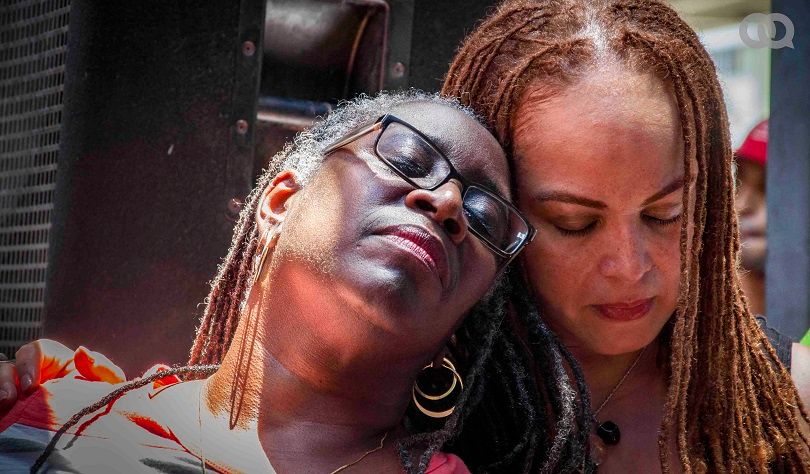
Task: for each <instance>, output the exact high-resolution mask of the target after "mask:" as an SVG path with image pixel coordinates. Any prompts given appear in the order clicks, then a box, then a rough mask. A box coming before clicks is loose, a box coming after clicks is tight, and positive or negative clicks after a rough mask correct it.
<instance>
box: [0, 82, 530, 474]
mask: <svg viewBox="0 0 810 474" xmlns="http://www.w3.org/2000/svg"><path fill="white" fill-rule="evenodd" d="M358 126H361V127H362V128H357V127H358ZM509 195H510V187H509V171H508V167H507V163H506V160H505V157H504V155H503V152H502V151H501V148H500V147H499V146H498V143H497V142H496V141H495V139H494V137H492V135H490V134H489V133H488V132H487V131H486V129H485V128H483V127H482V126H481V125H480V124H479V123H478V122H477V121H476V119H475V118H474V116H473V115H472V114H471V113H469V112H468V111H467V110H466V109H463V108H461V107H460V106H458V105H456V104H455V103H453V102H451V101H448V100H445V99H440V98H438V97H435V96H430V95H424V94H421V93H417V92H411V93H401V94H383V95H380V96H379V97H377V98H373V99H367V98H363V99H359V100H357V101H354V102H352V103H350V104H348V105H346V106H344V107H343V108H342V109H339V110H337V111H336V112H334V113H332V114H331V115H330V116H329V117H328V118H327V119H326V120H325V121H323V122H321V123H319V124H318V125H316V126H315V127H314V128H313V129H312V130H310V131H307V132H304V133H302V134H300V135H299V136H298V137H297V138H296V140H295V142H294V143H293V144H292V145H290V146H288V147H287V148H286V149H285V150H284V151H283V152H281V153H280V154H279V155H278V156H277V157H276V158H275V159H274V161H273V165H272V166H271V168H270V170H268V171H267V173H266V174H265V175H264V176H263V177H262V178H261V179H260V180H259V183H258V186H257V187H256V189H255V190H254V192H253V193H252V194H251V196H249V198H248V200H247V203H246V205H245V208H244V210H243V212H242V214H241V216H240V220H239V223H238V224H237V227H236V229H235V233H234V238H233V242H232V246H231V249H230V251H229V254H228V257H227V259H226V260H225V261H224V263H223V264H222V266H221V267H220V270H219V273H218V275H217V277H216V278H215V280H214V282H213V284H212V290H211V293H210V295H209V298H208V307H207V309H206V311H205V314H204V316H203V319H202V322H201V325H200V328H199V330H198V333H197V338H196V340H195V343H194V346H193V349H192V354H191V363H192V364H195V365H194V366H190V367H181V368H174V369H168V370H163V371H158V372H156V373H154V374H151V375H150V376H147V377H144V378H142V379H136V380H135V381H133V382H129V383H126V384H123V385H118V386H117V387H116V390H115V391H113V392H111V393H109V394H108V395H107V396H105V397H103V398H102V399H101V400H99V401H98V402H97V403H95V404H93V405H89V403H90V402H93V401H95V400H96V399H98V397H99V395H101V394H103V393H106V392H109V390H110V385H108V384H104V383H98V382H92V381H88V380H80V377H61V378H57V379H54V380H52V381H49V382H46V383H44V384H42V385H41V386H40V389H39V390H37V391H36V392H34V393H33V394H32V395H31V396H29V397H28V398H25V399H23V400H22V401H20V402H19V403H18V404H17V405H16V406H14V408H13V409H12V410H11V412H9V414H7V415H6V416H5V417H4V418H3V419H2V421H1V422H0V428H2V429H3V432H2V433H0V450H1V451H2V452H0V471H2V472H19V471H20V470H27V469H28V468H29V467H31V470H32V471H34V472H36V471H38V470H39V469H41V470H43V471H47V472H54V471H57V472H62V471H69V472H153V471H154V472H198V471H200V470H202V471H206V470H210V471H216V472H231V471H239V472H276V471H277V472H332V473H336V472H342V471H345V470H350V471H351V472H373V473H383V472H401V471H402V469H403V468H405V469H406V470H408V471H413V472H430V473H435V474H439V473H463V472H468V471H467V469H466V467H464V464H463V462H461V461H460V460H459V459H458V458H457V457H454V456H452V455H446V454H443V453H440V452H438V451H437V450H438V448H440V447H441V445H442V443H443V442H444V441H446V438H442V437H441V436H438V437H437V436H435V435H433V434H432V432H431V431H429V429H427V428H425V426H426V425H429V423H427V422H426V420H427V421H429V420H433V419H437V420H438V419H443V420H445V421H444V431H449V432H451V433H452V432H453V431H454V430H455V429H456V427H457V426H458V420H459V419H460V418H463V416H464V415H465V414H466V412H467V411H468V406H470V405H472V404H473V402H474V401H475V399H476V398H477V397H480V393H478V392H480V389H479V388H477V387H478V386H479V385H480V383H479V381H478V380H477V378H479V377H480V373H481V367H482V366H483V365H484V364H485V363H486V361H487V360H488V356H489V353H490V350H491V348H492V346H493V344H498V343H499V342H498V340H499V338H500V337H501V335H500V330H499V327H500V325H501V323H502V320H501V319H502V317H503V315H504V309H503V306H504V304H503V301H502V299H501V298H502V297H501V296H500V295H501V293H502V291H501V290H499V289H497V288H496V289H494V290H493V289H491V288H492V287H493V281H495V279H496V276H497V275H498V274H499V273H500V272H501V270H502V269H503V268H504V267H505V265H506V264H507V263H508V262H509V261H510V260H511V259H513V258H514V257H515V256H516V255H517V253H518V252H520V250H521V249H522V248H523V247H524V246H525V245H526V244H527V243H528V242H529V241H530V240H531V238H532V237H533V234H534V231H533V229H532V228H531V226H530V225H528V223H527V221H526V220H525V219H524V218H523V216H522V215H521V214H520V213H519V212H518V211H517V210H516V208H515V207H514V206H512V205H511V204H510V203H509ZM485 294H486V295H487V296H486V297H485ZM482 297H484V301H483V302H482V303H479V305H478V306H477V307H476V308H473V306H474V305H475V304H476V302H478V301H479V300H481V299H482ZM471 309H472V312H471ZM468 313H470V314H469V316H468V317H467V318H466V320H465V319H464V318H465V315H468ZM454 335H455V337H453V339H452V341H451V336H454ZM85 354H87V353H85ZM80 359H81V361H80V360H75V361H74V364H75V366H76V371H78V372H81V373H85V374H90V376H89V377H88V378H91V379H97V380H105V375H104V373H103V371H94V369H93V368H92V367H93V363H92V361H88V358H87V357H84V358H83V359H82V358H80ZM98 365H99V364H96V367H97V366H98ZM181 373H186V374H191V375H192V378H197V380H191V381H186V382H179V379H178V378H177V377H176V376H177V374H181ZM99 374H101V375H99ZM462 374H464V376H462ZM205 376H208V377H207V378H205ZM117 379H119V376H116V374H110V373H107V374H106V380H108V381H109V380H111V381H117ZM448 400H450V401H451V403H449V405H448V404H447V403H446V402H447V401H448ZM88 405H89V406H88ZM82 407H84V408H82ZM77 412H78V413H77ZM74 413H76V414H75V415H74ZM521 416H531V414H530V413H528V414H525V413H524V414H522V415H521ZM53 431H56V433H55V435H54V433H53ZM444 431H443V432H444ZM46 445H47V446H46Z"/></svg>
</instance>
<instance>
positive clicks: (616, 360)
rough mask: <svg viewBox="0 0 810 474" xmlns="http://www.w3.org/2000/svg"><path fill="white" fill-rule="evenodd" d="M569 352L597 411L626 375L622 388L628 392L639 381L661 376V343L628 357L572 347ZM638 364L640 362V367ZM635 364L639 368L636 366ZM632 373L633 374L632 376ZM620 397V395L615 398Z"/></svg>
mask: <svg viewBox="0 0 810 474" xmlns="http://www.w3.org/2000/svg"><path fill="white" fill-rule="evenodd" d="M569 350H571V353H572V354H573V355H574V357H575V358H576V360H577V362H579V365H580V367H581V368H582V372H583V374H584V376H585V383H586V384H587V385H588V389H589V391H590V394H591V406H592V407H593V408H594V409H596V408H598V407H599V406H600V405H601V404H602V402H604V401H605V400H606V399H607V397H608V396H610V394H611V392H613V390H614V389H615V388H616V387H617V385H618V384H619V382H620V381H621V380H622V378H623V377H624V376H625V374H627V378H625V379H624V382H622V387H625V388H627V387H630V386H633V385H636V384H637V383H638V381H639V380H646V379H648V377H650V376H651V375H653V376H654V375H656V374H658V372H659V368H658V366H657V364H656V354H657V352H658V341H657V340H653V342H651V343H650V345H649V346H647V349H646V350H644V348H642V349H639V350H637V351H633V352H628V353H626V354H617V355H604V354H596V353H594V352H590V351H587V350H585V349H583V348H580V347H573V346H569ZM642 351H644V353H643V354H641V352H642ZM639 356H640V358H639ZM636 360H638V362H637V363H636ZM634 363H635V366H633V364H634ZM631 367H632V370H631ZM628 371H630V372H629V373H628ZM620 389H621V387H620ZM617 395H618V391H617V393H616V395H614V396H617Z"/></svg>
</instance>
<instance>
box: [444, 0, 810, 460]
mask: <svg viewBox="0 0 810 474" xmlns="http://www.w3.org/2000/svg"><path fill="white" fill-rule="evenodd" d="M599 60H612V61H619V62H621V63H623V64H625V65H626V66H627V67H630V68H632V69H634V70H637V71H640V72H651V73H653V74H655V75H657V76H658V77H659V78H661V79H662V80H664V81H665V82H666V83H668V84H670V85H671V86H672V90H673V91H674V95H675V99H676V100H677V104H678V107H679V109H680V120H681V126H682V130H683V141H684V145H685V150H686V153H685V157H684V162H685V168H686V169H685V171H686V175H687V176H696V182H695V185H696V191H695V194H696V197H695V204H694V206H695V207H694V209H695V212H694V234H693V236H692V240H691V242H689V232H688V231H689V228H688V225H689V220H688V219H684V223H683V225H682V228H681V237H680V249H681V294H680V296H679V300H678V307H677V311H676V316H674V318H673V324H672V327H671V335H670V336H669V337H668V338H667V337H662V339H665V340H663V341H662V342H663V343H664V346H665V347H667V348H668V351H669V363H668V367H667V369H668V371H669V374H670V381H669V391H668V398H667V404H666V411H665V416H664V418H663V421H662V429H661V434H660V436H659V440H658V441H659V453H660V458H661V466H662V469H664V471H665V472H667V471H668V459H667V449H666V446H667V443H668V436H669V435H670V433H671V432H673V431H674V432H675V433H676V434H677V446H678V451H679V454H680V463H681V465H682V467H683V469H684V470H685V471H686V472H692V471H693V470H694V471H698V472H700V471H705V470H707V469H708V470H709V471H718V472H726V471H729V472H753V471H759V472H762V471H767V470H769V469H776V470H787V471H802V470H803V469H804V468H805V467H806V466H808V465H809V464H810V455H808V439H807V438H806V437H805V435H804V434H803V433H802V431H801V429H800V425H801V424H803V423H806V422H808V416H807V412H806V410H805V409H804V407H803V405H802V404H801V401H800V400H799V397H798V394H797V392H796V389H795V387H794V385H793V383H792V381H791V379H790V375H789V373H788V371H787V370H786V369H785V367H784V366H783V365H782V364H781V363H780V361H779V359H778V358H777V356H776V353H775V352H774V350H773V348H772V347H771V345H770V344H769V342H768V340H767V338H766V337H765V335H764V334H763V332H762V330H761V329H760V327H759V325H758V324H757V322H756V320H755V318H754V317H753V316H752V314H751V312H750V311H749V309H748V304H747V302H746V300H745V297H744V295H743V294H742V292H741V291H740V284H739V278H738V275H737V262H738V259H737V255H738V251H739V247H740V243H739V237H738V228H737V218H736V215H735V212H734V178H733V176H732V152H731V145H730V139H729V127H728V118H727V115H726V111H725V108H724V105H723V96H722V92H721V89H720V86H719V83H718V80H717V75H716V71H715V68H714V64H713V63H712V61H711V59H710V58H709V56H708V54H707V52H706V50H705V49H704V48H703V46H702V45H701V44H700V42H699V40H698V38H697V36H696V35H695V33H694V32H693V31H692V29H691V28H690V27H689V26H688V25H687V24H686V23H685V22H684V21H683V20H681V19H680V18H679V17H678V15H677V14H676V13H675V12H674V11H673V10H672V9H671V8H670V7H669V6H667V5H666V4H665V3H664V2H662V1H658V0H596V1H584V0H514V1H506V2H504V3H503V4H501V5H500V6H499V8H498V9H497V10H496V11H495V12H494V13H493V14H492V15H491V16H490V17H489V18H487V19H486V20H484V21H483V22H482V23H481V24H480V25H479V26H478V27H477V28H476V30H475V31H473V33H472V34H471V35H470V36H469V37H468V38H467V39H466V40H465V42H464V44H463V46H462V47H461V49H460V51H459V53H458V55H457V56H456V58H455V60H454V62H453V64H452V66H451V68H450V71H449V72H448V75H447V78H446V82H445V85H444V88H443V90H442V93H443V94H445V95H447V96H455V97H459V98H460V99H461V101H462V103H465V104H467V105H470V106H471V107H472V108H473V109H474V110H475V111H476V112H478V113H480V114H481V115H483V116H484V117H485V119H486V120H487V121H488V122H489V124H490V126H491V127H492V129H493V130H494V131H495V133H496V135H497V136H498V138H499V140H500V141H501V144H502V145H504V148H505V149H506V150H507V153H510V152H511V147H512V125H513V123H514V119H515V117H514V115H515V113H516V111H517V109H518V105H519V104H520V101H521V98H522V97H523V94H524V92H526V90H527V86H528V85H529V84H532V85H536V86H541V87H545V88H548V90H550V91H552V92H553V91H559V90H561V89H563V88H565V87H567V86H569V85H571V84H574V83H576V81H577V80H578V78H580V77H583V76H584V75H585V74H587V73H588V72H589V71H592V70H593V66H594V65H595V64H597V61H599ZM691 157H696V159H697V170H693V169H692V168H693V163H692V159H691ZM690 185H691V183H689V182H688V180H687V183H685V185H684V191H685V192H684V204H685V205H686V204H688V203H689V196H690V193H689V192H688V191H689V187H690ZM687 209H688V207H687ZM690 249H691V250H690ZM529 324H531V322H529ZM698 361H700V362H698ZM687 415H689V416H687Z"/></svg>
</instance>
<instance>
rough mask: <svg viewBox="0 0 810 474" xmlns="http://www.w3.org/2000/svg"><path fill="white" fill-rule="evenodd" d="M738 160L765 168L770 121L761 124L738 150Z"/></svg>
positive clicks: (749, 134)
mask: <svg viewBox="0 0 810 474" xmlns="http://www.w3.org/2000/svg"><path fill="white" fill-rule="evenodd" d="M737 158H738V159H740V160H748V161H753V162H754V163H757V164H759V165H760V166H765V162H766V161H767V160H768V119H765V120H763V121H762V122H759V123H758V124H757V126H756V127H754V128H753V129H752V130H751V131H750V132H749V133H748V136H747V137H745V141H743V144H742V145H741V146H740V148H738V149H737Z"/></svg>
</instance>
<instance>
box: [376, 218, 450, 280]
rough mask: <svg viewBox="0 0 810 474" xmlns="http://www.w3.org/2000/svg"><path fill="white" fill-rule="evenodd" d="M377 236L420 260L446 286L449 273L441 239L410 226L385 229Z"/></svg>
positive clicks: (420, 228) (426, 231)
mask: <svg viewBox="0 0 810 474" xmlns="http://www.w3.org/2000/svg"><path fill="white" fill-rule="evenodd" d="M377 234H378V235H380V236H381V237H384V238H386V239H388V240H389V241H390V242H391V243H393V244H394V245H396V246H398V247H400V248H401V249H403V250H405V251H407V252H409V253H410V254H411V255H413V256H414V257H416V258H417V259H418V260H420V261H421V262H422V263H423V264H424V265H425V266H426V267H428V269H430V270H431V271H433V272H435V273H436V274H437V275H438V276H439V279H440V280H441V282H442V286H446V284H447V280H448V278H449V273H450V271H449V266H448V259H447V252H446V251H445V247H444V244H443V243H442V241H441V239H439V238H438V237H436V236H435V235H433V234H432V233H430V231H428V230H427V229H424V228H422V227H418V226H411V225H398V226H391V227H386V228H384V229H382V230H380V231H379V232H377Z"/></svg>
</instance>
